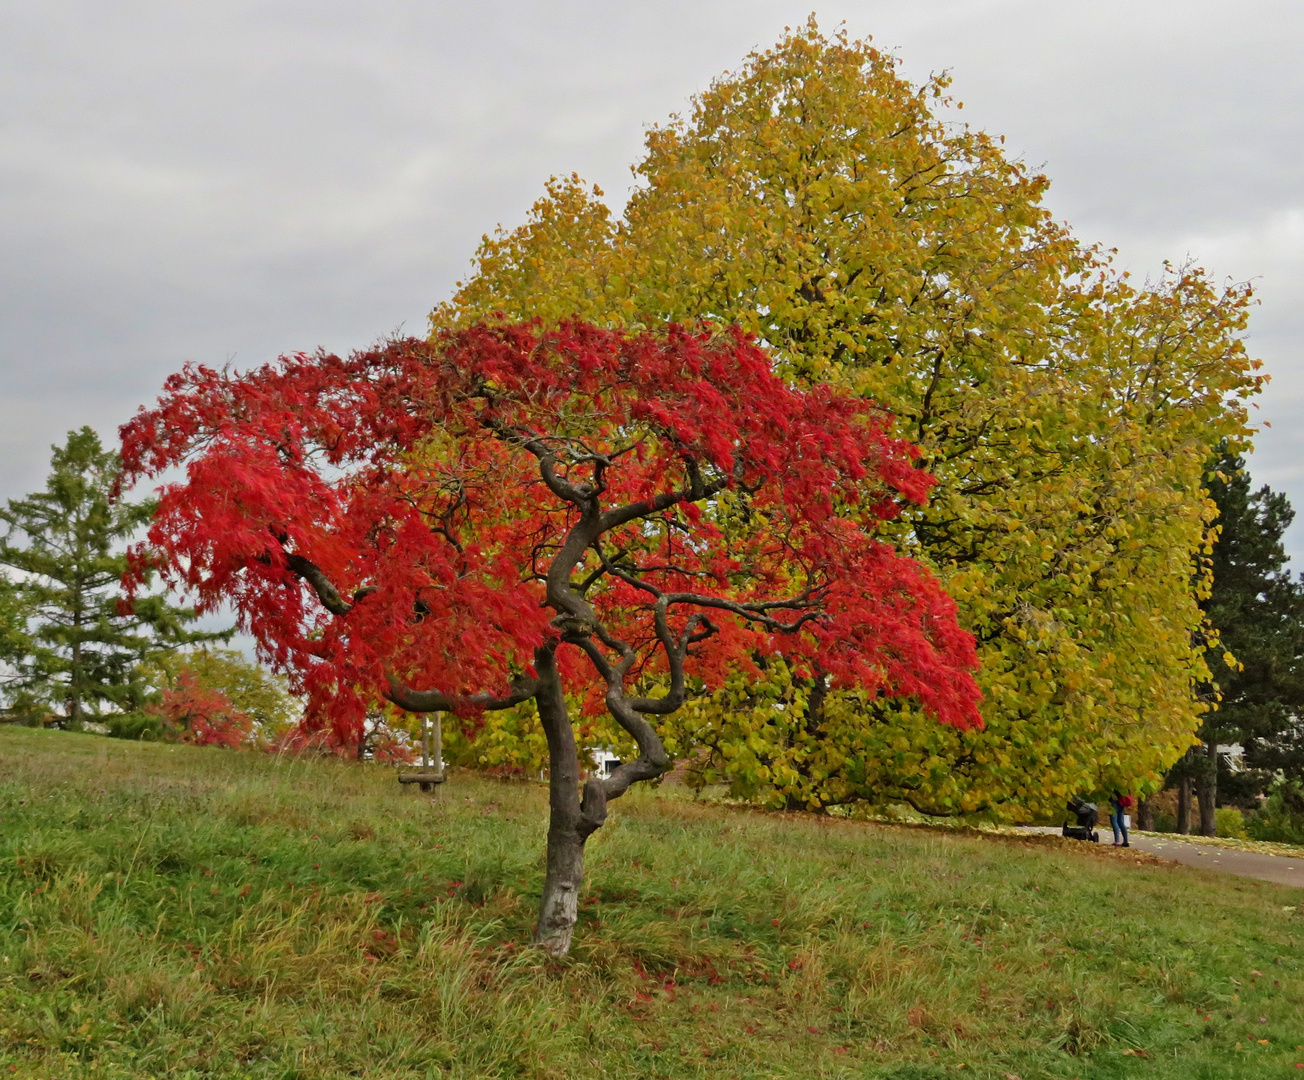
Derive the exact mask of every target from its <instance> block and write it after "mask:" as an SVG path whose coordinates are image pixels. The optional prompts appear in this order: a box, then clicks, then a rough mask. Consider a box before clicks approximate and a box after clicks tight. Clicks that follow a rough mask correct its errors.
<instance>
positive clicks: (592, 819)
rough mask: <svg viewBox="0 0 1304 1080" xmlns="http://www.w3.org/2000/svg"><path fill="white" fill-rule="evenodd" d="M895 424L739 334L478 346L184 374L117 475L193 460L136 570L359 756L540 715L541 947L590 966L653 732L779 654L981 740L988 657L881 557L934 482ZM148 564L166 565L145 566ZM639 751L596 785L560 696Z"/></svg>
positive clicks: (508, 333) (455, 336)
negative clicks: (209, 614)
mask: <svg viewBox="0 0 1304 1080" xmlns="http://www.w3.org/2000/svg"><path fill="white" fill-rule="evenodd" d="M890 421H891V418H890V417H888V416H887V415H886V414H884V413H883V412H882V411H881V410H880V409H879V408H877V407H876V406H875V405H873V404H872V403H870V402H866V401H863V400H858V399H854V398H852V397H849V396H846V395H843V394H840V393H838V392H836V391H834V390H832V389H829V388H827V387H817V388H815V389H812V390H808V391H799V390H795V389H793V388H792V387H791V386H788V385H787V384H785V383H784V382H783V380H782V379H780V378H779V377H778V376H777V375H776V374H775V373H774V372H773V370H772V368H771V364H770V361H769V358H768V356H767V355H766V353H765V352H764V351H763V350H762V349H760V348H759V347H758V346H756V345H755V344H753V343H751V342H750V341H748V340H747V339H745V338H744V337H743V336H741V335H740V334H737V333H732V332H730V333H712V332H709V331H705V330H688V329H683V328H679V327H670V328H668V329H667V330H666V331H664V332H661V333H639V334H622V333H618V332H614V331H609V330H603V329H599V328H597V327H593V326H590V325H586V324H582V323H571V324H567V325H563V326H562V327H560V328H558V329H556V330H551V331H543V330H540V329H539V328H538V327H536V326H533V325H512V326H506V325H498V326H480V327H475V328H472V329H470V330H466V331H462V332H458V333H450V334H447V335H445V336H443V337H441V338H440V339H439V340H438V341H436V342H433V343H431V342H425V341H419V340H401V341H394V342H391V343H389V344H386V345H384V346H383V347H378V348H376V349H373V350H369V351H364V352H358V353H355V354H353V355H352V356H351V357H349V358H347V359H344V358H341V357H339V356H335V355H328V354H325V353H318V354H315V355H308V354H298V355H294V356H288V357H283V358H281V359H280V361H278V362H277V363H275V364H271V365H268V366H265V367H262V368H259V369H258V370H255V371H252V372H249V373H247V374H243V375H237V374H231V373H227V372H218V371H214V370H211V369H208V368H204V367H189V368H187V369H186V370H185V371H184V372H183V373H181V374H178V375H176V376H173V377H172V378H171V379H170V380H169V381H168V383H167V384H166V388H165V392H164V394H163V395H162V397H161V398H160V400H159V403H158V405H157V406H156V407H155V408H153V409H150V410H141V412H140V413H138V414H137V416H136V417H135V418H134V419H133V420H131V421H130V422H129V423H127V424H126V425H124V426H123V428H122V440H123V448H122V455H123V462H124V466H125V476H126V478H127V480H128V481H129V482H130V481H134V480H136V479H138V478H141V477H158V476H159V475H160V474H162V473H163V472H165V471H166V470H169V469H172V468H174V467H176V466H178V465H184V466H185V470H186V478H185V480H184V481H182V482H177V483H172V484H169V485H167V486H165V487H163V488H162V490H161V492H160V499H159V507H158V513H157V516H156V517H155V519H154V522H153V524H152V526H151V529H150V532H149V537H148V546H147V547H143V548H142V549H141V550H139V551H138V552H137V553H136V554H135V558H136V560H137V564H138V565H143V564H144V562H145V560H147V559H149V560H154V561H160V562H162V564H163V568H164V570H165V572H166V573H167V574H169V575H170V576H171V578H172V579H173V580H174V581H176V582H178V583H180V584H183V585H185V586H187V587H188V588H190V589H191V590H193V591H194V592H195V593H196V594H197V596H198V598H199V603H200V607H201V610H204V609H208V608H212V607H214V606H216V605H217V604H219V603H228V604H230V605H231V606H233V607H234V609H235V611H236V612H237V614H238V619H239V623H240V625H241V627H242V628H243V629H244V630H246V631H247V632H248V633H250V634H252V635H253V636H254V638H255V639H256V641H257V642H258V646H259V648H260V650H261V651H262V654H263V655H264V657H265V658H267V659H269V660H270V661H271V662H273V663H274V664H275V666H276V667H277V668H279V669H281V670H284V671H286V672H287V673H289V674H290V675H291V677H292V678H293V679H294V680H295V681H296V684H297V688H298V689H299V690H301V691H302V692H304V693H306V694H307V696H308V700H309V708H308V715H309V718H310V722H311V723H316V724H319V725H322V726H331V727H333V728H334V730H335V732H336V733H337V734H338V735H339V737H341V738H342V739H347V740H353V739H356V738H357V733H358V730H359V728H360V725H361V723H362V720H363V717H364V715H365V712H366V709H367V707H368V704H369V703H374V702H376V701H377V700H379V699H382V698H385V699H388V700H389V701H391V702H393V703H394V704H395V705H398V706H399V707H401V708H403V709H407V710H411V711H414V712H423V711H433V710H449V711H451V712H453V713H455V714H458V715H460V716H462V717H464V718H468V719H470V720H472V721H473V719H474V717H475V716H476V714H478V713H479V712H480V711H481V710H485V709H502V708H508V707H513V706H517V705H521V704H522V703H525V702H529V701H533V702H534V703H535V705H536V706H537V709H538V714H539V719H540V721H541V723H542V726H543V728H544V731H545V734H546V736H547V740H548V749H549V761H550V767H551V791H550V806H551V824H550V828H549V833H548V861H547V876H546V880H545V885H544V892H543V898H542V903H541V908H540V916H539V924H538V931H537V935H536V941H538V942H539V943H540V944H541V945H542V946H543V947H544V948H545V949H547V950H549V951H551V952H553V953H557V954H560V953H564V952H565V951H566V950H567V949H568V948H569V945H570V939H571V933H572V929H573V925H574V922H575V912H576V901H577V897H578V891H579V886H580V883H581V879H582V873H583V848H584V843H585V841H586V839H587V838H588V836H589V835H591V834H592V833H593V831H594V830H596V829H597V828H599V827H600V826H601V825H602V823H603V821H604V819H605V817H606V813H607V803H608V801H609V800H611V799H614V798H616V797H618V796H620V795H621V794H623V793H624V792H625V791H626V790H627V788H628V787H629V785H630V784H631V783H633V782H636V781H639V780H650V779H653V778H655V777H657V776H660V775H661V774H662V773H664V772H665V771H666V770H667V769H669V768H670V765H671V762H670V759H669V757H668V755H667V754H666V751H665V749H664V747H663V746H662V743H661V741H660V739H659V738H658V736H657V731H656V718H657V717H659V716H665V715H668V714H670V713H672V712H674V711H675V710H676V709H678V708H679V707H680V706H681V705H682V704H683V702H684V701H685V698H686V696H687V695H688V694H689V693H690V691H691V689H692V688H695V687H696V688H710V687H712V686H715V685H719V683H720V680H721V679H722V677H723V676H724V674H725V673H726V672H727V671H729V670H731V669H735V668H736V667H737V666H738V665H742V666H744V667H749V666H751V665H753V663H754V658H755V657H757V656H765V655H774V654H780V655H782V656H784V657H785V658H786V659H787V660H788V662H789V663H790V664H792V665H793V666H794V667H795V668H796V670H797V671H798V673H799V674H802V675H804V676H806V677H808V678H818V679H821V680H824V681H825V682H826V684H827V685H829V686H833V687H858V688H861V689H863V690H865V691H867V692H870V693H882V694H906V695H912V696H914V697H915V698H916V699H918V700H919V701H920V702H921V703H922V704H923V706H924V707H926V708H927V709H929V710H931V712H932V713H933V714H934V715H935V716H936V717H937V718H938V720H939V721H941V722H943V723H947V724H952V725H955V726H957V727H965V726H968V725H971V724H976V723H978V717H977V711H976V702H977V699H978V692H977V688H976V685H975V683H974V680H973V678H972V676H971V671H972V669H973V667H974V664H975V652H974V646H973V641H972V639H971V638H970V636H969V635H968V634H967V633H965V632H964V631H962V630H961V629H960V628H959V626H958V625H957V623H956V621H955V608H954V605H953V603H952V602H951V600H950V599H949V598H948V597H947V596H946V594H945V593H944V592H943V590H942V589H941V587H940V586H939V584H938V583H937V582H936V580H935V579H934V578H933V577H932V576H930V574H929V573H928V572H927V571H925V570H924V569H923V568H922V567H920V566H919V565H918V564H917V563H915V562H913V561H912V560H910V559H908V558H905V557H903V556H901V555H899V554H897V553H896V552H894V551H893V550H892V549H891V548H890V547H889V546H888V545H887V544H885V543H883V542H881V541H880V540H877V539H875V537H874V533H875V530H876V528H877V527H878V526H879V524H880V523H881V522H882V521H884V520H886V519H889V518H891V517H892V516H893V515H894V514H896V513H897V511H898V507H899V504H900V501H901V500H902V499H907V500H914V501H921V500H923V499H924V498H925V497H926V495H927V492H928V489H929V487H930V486H931V484H932V482H933V481H932V478H931V477H930V476H929V475H928V474H927V473H926V472H924V471H923V470H921V469H918V468H916V467H915V464H914V459H915V456H916V454H915V452H914V450H913V449H912V448H911V446H910V445H909V444H908V443H906V442H904V441H901V440H898V439H894V438H892V437H891V436H890V435H889V433H888V429H889V427H890ZM147 553H149V554H147ZM567 693H570V694H571V695H572V696H573V697H579V698H581V699H582V700H583V701H584V707H585V708H587V709H602V708H605V709H607V710H609V711H610V713H611V715H612V716H613V717H614V718H615V720H616V721H617V722H618V723H619V724H620V725H621V726H622V727H623V728H624V730H625V731H627V732H628V733H629V735H630V736H631V737H632V738H633V740H634V742H635V743H636V744H637V746H638V749H639V755H638V757H637V758H636V759H635V760H632V761H627V762H625V763H623V764H621V765H620V766H619V767H618V768H617V769H616V770H615V772H614V773H612V774H611V775H610V776H606V777H595V778H591V779H589V780H588V781H587V782H586V783H585V784H584V786H583V790H582V792H581V790H580V785H579V779H580V776H579V765H578V761H577V755H576V746H575V740H574V732H573V729H572V726H571V721H570V718H569V715H568V711H567V701H566V696H565V695H566V694H567Z"/></svg>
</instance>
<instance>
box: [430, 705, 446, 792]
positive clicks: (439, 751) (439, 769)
mask: <svg viewBox="0 0 1304 1080" xmlns="http://www.w3.org/2000/svg"><path fill="white" fill-rule="evenodd" d="M434 715H435V718H434V720H433V721H432V723H431V727H432V728H433V730H434V734H435V772H436V773H438V774H439V775H440V776H443V775H444V715H443V713H435V714H434Z"/></svg>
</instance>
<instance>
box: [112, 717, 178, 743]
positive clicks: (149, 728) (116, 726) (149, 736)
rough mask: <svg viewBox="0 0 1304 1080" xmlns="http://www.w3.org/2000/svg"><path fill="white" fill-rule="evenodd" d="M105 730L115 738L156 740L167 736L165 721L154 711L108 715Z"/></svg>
mask: <svg viewBox="0 0 1304 1080" xmlns="http://www.w3.org/2000/svg"><path fill="white" fill-rule="evenodd" d="M104 726H105V728H106V729H107V731H106V732H105V733H106V734H107V735H108V736H109V737H110V738H113V739H136V740H141V739H144V740H146V741H147V742H154V741H156V740H158V739H162V738H164V736H165V734H166V733H165V731H164V728H163V721H162V720H161V719H160V718H159V717H157V716H155V715H154V714H153V713H142V712H125V713H118V714H117V715H116V716H109V717H106V718H105V720H104Z"/></svg>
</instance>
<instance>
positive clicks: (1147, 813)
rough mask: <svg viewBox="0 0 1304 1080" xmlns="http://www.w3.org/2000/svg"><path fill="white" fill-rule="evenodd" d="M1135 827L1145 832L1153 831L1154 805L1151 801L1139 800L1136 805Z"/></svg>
mask: <svg viewBox="0 0 1304 1080" xmlns="http://www.w3.org/2000/svg"><path fill="white" fill-rule="evenodd" d="M1136 827H1137V828H1138V829H1141V830H1143V831H1145V832H1154V831H1155V803H1154V800H1153V799H1141V800H1140V801H1139V802H1138V803H1137V804H1136Z"/></svg>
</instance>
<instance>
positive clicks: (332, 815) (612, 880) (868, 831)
mask: <svg viewBox="0 0 1304 1080" xmlns="http://www.w3.org/2000/svg"><path fill="white" fill-rule="evenodd" d="M545 808H546V799H545V792H544V791H543V789H542V788H541V787H540V786H538V785H534V784H524V783H497V782H492V781H487V780H483V779H479V778H475V777H472V776H460V775H459V776H457V777H455V779H454V781H453V782H451V783H449V784H448V785H446V786H445V788H444V789H443V790H442V791H440V792H439V793H438V795H437V796H436V797H430V796H421V795H418V794H417V793H416V792H412V791H401V790H399V785H398V784H397V783H396V782H395V781H394V778H393V774H392V773H391V772H389V771H388V770H384V769H381V768H378V767H370V766H359V765H356V764H342V763H336V762H319V761H293V760H280V761H277V760H274V759H270V758H266V757H262V756H258V755H253V754H239V753H233V752H229V751H222V750H200V749H192V748H188V747H170V746H162V745H153V744H134V743H123V742H117V741H114V740H110V739H104V738H99V737H95V736H88V735H71V734H64V733H61V732H42V731H31V730H27V729H15V728H0V1076H4V1075H11V1076H20V1077H60V1078H70V1077H96V1078H105V1080H110V1078H117V1077H146V1076H150V1077H163V1076H167V1077H284V1078H291V1077H294V1078H305V1080H306V1078H316V1077H322V1078H326V1077H330V1078H335V1077H343V1076H364V1077H386V1078H389V1077H427V1076H439V1077H458V1078H471V1077H475V1078H480V1077H537V1078H544V1077H548V1078H551V1077H556V1078H561V1077H575V1076H585V1077H621V1078H628V1077H639V1078H641V1077H728V1078H735V1077H737V1078H762V1077H793V1078H797V1077H800V1078H815V1077H828V1078H834V1077H847V1078H851V1077H880V1078H894V1080H924V1078H933V1077H954V1076H973V1077H991V1078H996V1080H1004V1078H1005V1077H1007V1076H1018V1077H1021V1078H1022V1080H1033V1078H1039V1077H1063V1078H1066V1080H1067V1078H1071V1077H1078V1078H1080V1080H1098V1078H1107V1077H1109V1078H1112V1077H1133V1076H1136V1077H1158V1078H1174V1080H1176V1078H1179V1077H1180V1078H1182V1080H1193V1078H1205V1077H1207V1078H1213V1077H1273V1076H1281V1077H1284V1076H1287V1075H1291V1076H1298V1075H1300V1074H1299V1073H1298V1072H1296V1070H1295V1068H1294V1065H1295V1063H1296V1062H1304V1050H1297V1049H1296V1047H1297V1046H1299V1045H1301V1044H1304V948H1302V947H1301V943H1302V942H1304V895H1301V894H1300V893H1299V892H1298V891H1294V890H1290V889H1285V888H1282V887H1279V886H1273V885H1269V884H1266V883H1260V882H1254V881H1245V880H1239V879H1234V878H1229V877H1221V876H1216V875H1213V874H1202V873H1200V872H1197V871H1194V870H1189V869H1184V868H1180V867H1175V866H1171V865H1166V864H1163V865H1161V864H1158V863H1155V862H1152V861H1151V862H1147V861H1145V860H1144V859H1143V858H1136V857H1133V858H1128V857H1126V855H1125V854H1123V853H1120V854H1117V855H1116V854H1115V853H1113V852H1112V851H1111V850H1109V849H1106V850H1104V851H1097V850H1087V849H1086V845H1068V844H1066V843H1065V842H1063V841H1060V840H1058V838H1048V839H1046V840H1045V841H1044V842H1043V841H1034V840H1001V839H995V838H989V837H983V836H979V835H976V834H965V833H954V834H948V833H944V832H940V831H936V830H925V829H908V828H888V827H877V826H872V825H864V824H855V823H848V822H834V821H828V820H820V819H815V818H810V817H797V816H780V815H763V814H753V813H747V812H740V811H736V810H735V811H731V810H728V809H724V808H719V807H714V806H710V805H703V804H698V803H694V802H693V801H692V800H691V799H690V798H688V797H686V796H683V795H681V794H675V793H673V792H666V793H664V794H657V793H655V792H647V793H643V794H639V795H632V796H629V797H627V798H625V799H622V800H621V801H620V802H619V803H618V804H616V805H615V806H614V807H613V814H612V819H611V821H610V822H609V824H608V825H607V826H606V827H605V828H604V829H602V830H601V832H599V833H598V834H597V835H596V836H595V837H594V839H593V840H592V841H591V842H590V845H589V853H590V857H589V878H588V884H587V896H586V897H585V898H584V900H583V902H582V905H581V907H582V913H581V922H580V926H579V929H578V932H577V944H576V948H575V950H574V953H573V954H572V956H571V957H570V959H569V960H568V961H566V962H565V963H563V964H557V963H549V962H546V961H545V959H544V958H543V957H542V956H540V955H539V954H537V953H535V952H534V951H532V950H531V949H529V948H528V947H525V945H524V943H525V942H527V941H528V937H529V933H530V930H531V925H532V923H533V917H534V907H535V903H536V900H537V889H538V887H539V884H540V880H541V861H542V850H543V846H542V844H543V831H544V826H545V817H544V814H545ZM1295 905H1301V907H1300V909H1299V910H1293V911H1292V910H1287V909H1289V908H1292V907H1294V906H1295Z"/></svg>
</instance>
